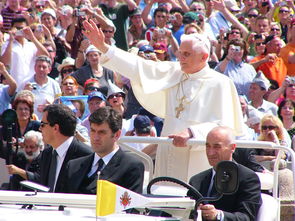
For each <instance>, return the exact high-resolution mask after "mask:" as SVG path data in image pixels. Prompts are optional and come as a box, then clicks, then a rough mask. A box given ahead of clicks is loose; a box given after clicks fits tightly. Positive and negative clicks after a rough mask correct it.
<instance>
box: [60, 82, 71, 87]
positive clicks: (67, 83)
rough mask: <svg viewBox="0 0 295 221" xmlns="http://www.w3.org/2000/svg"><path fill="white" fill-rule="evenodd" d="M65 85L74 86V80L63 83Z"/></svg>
mask: <svg viewBox="0 0 295 221" xmlns="http://www.w3.org/2000/svg"><path fill="white" fill-rule="evenodd" d="M62 85H63V86H68V85H70V86H73V85H74V82H65V83H62Z"/></svg>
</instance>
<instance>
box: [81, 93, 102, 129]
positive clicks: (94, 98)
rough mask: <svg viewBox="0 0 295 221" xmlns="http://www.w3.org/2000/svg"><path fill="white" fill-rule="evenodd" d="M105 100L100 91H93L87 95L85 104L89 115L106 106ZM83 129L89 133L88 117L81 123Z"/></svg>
mask: <svg viewBox="0 0 295 221" xmlns="http://www.w3.org/2000/svg"><path fill="white" fill-rule="evenodd" d="M105 100H106V98H105V96H104V95H103V94H102V93H101V92H100V91H93V92H91V93H90V94H89V95H88V99H87V103H88V108H89V112H90V114H92V113H93V112H94V111H96V110H97V109H99V108H101V107H105V106H106V102H105ZM81 124H82V125H83V126H84V127H86V128H87V129H88V132H90V122H89V116H88V117H86V118H85V119H84V120H83V121H82V123H81Z"/></svg>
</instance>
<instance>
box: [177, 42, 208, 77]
mask: <svg viewBox="0 0 295 221" xmlns="http://www.w3.org/2000/svg"><path fill="white" fill-rule="evenodd" d="M207 57H208V54H205V53H204V52H202V51H197V50H194V49H193V42H192V41H191V40H186V41H183V42H182V43H181V44H180V47H179V51H178V59H179V62H180V66H181V70H182V71H183V72H184V73H186V74H193V73H195V72H198V71H200V70H201V69H202V68H203V67H204V66H205V65H206V63H207V61H206V60H207Z"/></svg>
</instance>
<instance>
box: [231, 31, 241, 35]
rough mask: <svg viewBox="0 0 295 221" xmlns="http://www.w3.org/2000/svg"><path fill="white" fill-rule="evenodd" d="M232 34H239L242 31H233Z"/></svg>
mask: <svg viewBox="0 0 295 221" xmlns="http://www.w3.org/2000/svg"><path fill="white" fill-rule="evenodd" d="M230 34H232V35H233V34H237V35H239V34H241V32H239V31H232V32H230Z"/></svg>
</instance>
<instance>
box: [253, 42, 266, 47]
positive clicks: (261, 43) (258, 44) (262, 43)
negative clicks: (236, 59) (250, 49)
mask: <svg viewBox="0 0 295 221" xmlns="http://www.w3.org/2000/svg"><path fill="white" fill-rule="evenodd" d="M255 45H256V46H261V45H265V44H264V42H258V43H256V44H255Z"/></svg>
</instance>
